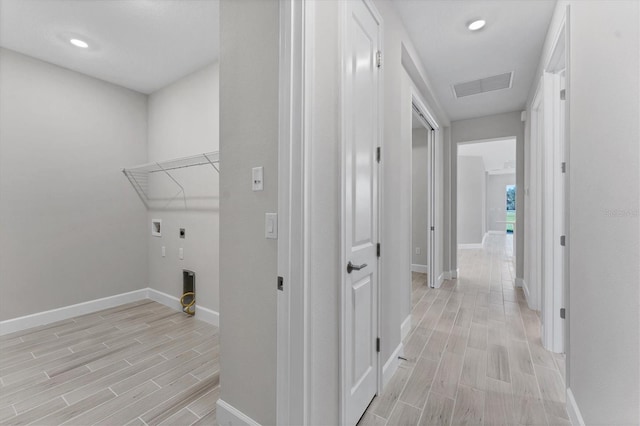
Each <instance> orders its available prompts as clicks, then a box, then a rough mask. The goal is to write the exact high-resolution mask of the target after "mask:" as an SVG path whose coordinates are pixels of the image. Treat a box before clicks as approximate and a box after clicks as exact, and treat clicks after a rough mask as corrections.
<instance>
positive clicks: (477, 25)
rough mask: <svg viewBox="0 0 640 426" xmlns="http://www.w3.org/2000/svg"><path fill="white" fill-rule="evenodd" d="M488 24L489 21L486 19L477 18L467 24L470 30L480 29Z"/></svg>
mask: <svg viewBox="0 0 640 426" xmlns="http://www.w3.org/2000/svg"><path fill="white" fill-rule="evenodd" d="M486 24H487V22H486V21H485V20H484V19H477V20H475V21H472V22H470V23H469V24H467V28H469V30H470V31H478V30H479V29H481V28H482V27H484V26H485V25H486Z"/></svg>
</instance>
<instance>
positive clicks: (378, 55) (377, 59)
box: [376, 50, 382, 68]
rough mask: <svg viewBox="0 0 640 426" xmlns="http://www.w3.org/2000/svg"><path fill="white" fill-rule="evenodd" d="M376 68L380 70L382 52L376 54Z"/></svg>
mask: <svg viewBox="0 0 640 426" xmlns="http://www.w3.org/2000/svg"><path fill="white" fill-rule="evenodd" d="M376 66H377V67H378V68H382V52H381V51H379V50H378V51H377V52H376Z"/></svg>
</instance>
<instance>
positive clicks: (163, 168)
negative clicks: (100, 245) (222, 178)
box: [122, 151, 220, 209]
mask: <svg viewBox="0 0 640 426" xmlns="http://www.w3.org/2000/svg"><path fill="white" fill-rule="evenodd" d="M207 165H209V166H211V167H213V168H214V169H215V170H216V172H218V173H220V169H219V166H220V153H219V152H218V151H214V152H206V153H202V154H198V155H193V156H190V157H183V158H175V159H172V160H167V161H159V162H154V163H148V164H143V165H140V166H135V167H128V168H124V169H122V173H124V175H125V176H126V177H127V179H129V182H130V183H131V185H132V186H133V188H134V189H135V190H136V192H137V193H138V195H139V196H140V199H141V200H142V201H143V202H144V204H145V205H146V206H147V208H151V207H153V206H154V205H153V204H154V202H156V201H159V202H164V203H165V206H168V205H170V204H171V203H172V202H173V201H174V200H175V199H176V198H178V197H179V196H180V195H182V199H183V201H184V208H185V209H186V208H187V196H186V193H185V190H184V187H183V185H182V184H181V183H180V181H179V180H178V179H177V178H176V176H175V173H172V172H175V171H176V170H179V169H185V168H188V167H195V166H207ZM155 173H158V174H162V175H165V176H167V177H168V178H169V179H170V181H171V182H173V183H174V184H175V185H176V186H177V187H178V188H179V189H178V192H177V193H176V194H175V195H173V197H171V198H169V199H168V201H167V199H164V198H157V199H156V198H153V197H152V196H151V193H150V187H151V181H152V176H153V174H155Z"/></svg>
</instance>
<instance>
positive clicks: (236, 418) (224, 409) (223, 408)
mask: <svg viewBox="0 0 640 426" xmlns="http://www.w3.org/2000/svg"><path fill="white" fill-rule="evenodd" d="M216 420H217V421H218V424H219V425H220V426H260V423H258V422H256V421H255V420H253V419H252V418H251V417H249V416H247V415H246V414H244V413H243V412H242V411H240V410H238V409H237V408H236V407H234V406H233V405H231V404H229V403H228V402H225V401H223V400H222V399H218V402H216Z"/></svg>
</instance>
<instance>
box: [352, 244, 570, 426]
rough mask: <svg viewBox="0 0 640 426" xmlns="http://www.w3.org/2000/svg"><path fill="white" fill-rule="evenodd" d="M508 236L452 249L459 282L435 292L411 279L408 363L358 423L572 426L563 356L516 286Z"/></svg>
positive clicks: (418, 277)
mask: <svg viewBox="0 0 640 426" xmlns="http://www.w3.org/2000/svg"><path fill="white" fill-rule="evenodd" d="M511 238H512V237H511V236H503V235H489V236H488V238H487V244H486V246H485V248H484V249H474V250H459V252H458V253H459V267H460V276H459V278H458V279H457V280H450V281H446V282H445V283H444V284H443V286H442V287H441V288H440V289H429V288H428V287H427V286H426V275H425V274H418V273H414V274H413V294H412V304H413V310H412V314H411V323H412V331H411V333H410V334H409V335H408V336H407V340H406V341H405V342H404V346H405V356H404V357H405V358H406V359H407V360H406V361H402V363H401V365H400V367H399V368H398V371H397V372H396V374H395V375H394V377H393V378H392V379H391V380H390V382H389V384H388V385H387V387H386V388H385V390H384V392H383V393H382V395H379V396H377V397H376V398H375V399H374V400H373V402H372V403H371V405H370V406H369V408H368V409H367V411H366V413H365V415H364V416H363V417H362V419H361V420H360V423H359V424H360V425H390V426H404V425H407V426H409V425H442V426H458V425H486V426H490V425H549V426H555V425H560V426H564V425H570V424H571V423H570V422H569V418H568V415H567V413H566V411H565V409H564V406H565V394H564V368H565V367H564V365H565V364H564V356H563V355H557V354H553V353H551V352H547V351H546V350H545V349H544V348H543V347H542V343H541V340H540V322H539V318H538V315H537V314H536V312H534V311H532V310H530V309H529V308H528V307H527V304H526V301H525V299H524V294H523V293H522V290H521V289H517V288H514V286H513V283H514V277H515V274H514V266H513V264H512V257H511V255H512V250H511Z"/></svg>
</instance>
